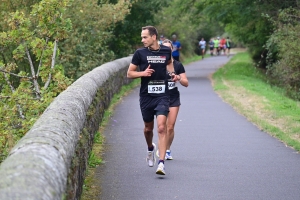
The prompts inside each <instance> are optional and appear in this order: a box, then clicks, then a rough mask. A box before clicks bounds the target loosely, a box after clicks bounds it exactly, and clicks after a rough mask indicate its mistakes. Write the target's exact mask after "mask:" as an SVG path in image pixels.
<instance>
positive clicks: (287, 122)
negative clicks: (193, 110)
mask: <svg viewBox="0 0 300 200" xmlns="http://www.w3.org/2000/svg"><path fill="white" fill-rule="evenodd" d="M212 82H213V87H214V89H215V91H216V92H217V93H218V94H219V96H220V97H221V98H222V99H223V100H224V101H225V102H227V103H229V104H230V105H231V106H232V107H233V108H234V109H235V110H236V111H237V112H239V113H240V114H242V115H244V116H245V117H247V119H248V120H249V121H251V122H252V123H254V124H255V125H256V126H257V127H259V128H260V129H261V130H262V131H265V132H267V133H269V134H270V135H272V136H274V137H276V138H278V139H279V140H281V141H282V142H284V143H285V144H286V145H288V146H290V147H292V148H294V149H295V150H297V151H300V115H299V113H300V102H297V101H294V100H291V99H290V98H288V97H286V96H285V95H284V90H283V89H281V88H278V87H274V86H271V85H270V84H268V81H267V79H266V77H265V76H264V74H262V72H261V71H260V70H258V69H257V68H255V67H254V65H253V63H252V61H251V58H250V56H249V54H248V53H247V52H244V53H238V54H237V55H235V56H234V57H233V58H232V59H231V60H230V61H229V62H228V63H227V64H226V65H225V66H223V67H222V68H220V69H219V70H218V71H217V72H216V73H214V74H213V76H212Z"/></svg>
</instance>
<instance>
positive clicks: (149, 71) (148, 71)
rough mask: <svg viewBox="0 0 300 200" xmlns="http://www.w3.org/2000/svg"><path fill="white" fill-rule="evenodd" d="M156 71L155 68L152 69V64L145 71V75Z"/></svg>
mask: <svg viewBox="0 0 300 200" xmlns="http://www.w3.org/2000/svg"><path fill="white" fill-rule="evenodd" d="M153 72H155V70H154V69H150V65H149V66H148V67H147V69H146V70H145V71H144V76H151V75H152V73H153Z"/></svg>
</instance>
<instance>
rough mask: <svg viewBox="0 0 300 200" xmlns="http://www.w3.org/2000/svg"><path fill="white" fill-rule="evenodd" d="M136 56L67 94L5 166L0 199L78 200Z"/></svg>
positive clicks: (106, 66) (104, 69) (80, 82)
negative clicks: (96, 143)
mask: <svg viewBox="0 0 300 200" xmlns="http://www.w3.org/2000/svg"><path fill="white" fill-rule="evenodd" d="M130 61H131V57H126V58H122V59H118V60H115V61H112V62H109V63H106V64H104V65H102V66H100V67H98V68H95V69H94V70H93V71H91V72H89V73H87V74H85V75H84V76H82V77H81V78H79V79H78V80H77V81H75V82H74V83H73V84H72V85H71V86H70V87H68V88H67V89H66V90H65V91H64V92H62V93H61V94H60V95H59V96H57V98H55V100H54V101H53V102H52V103H51V104H50V106H49V107H48V108H47V109H46V110H45V111H44V113H43V114H42V115H41V117H40V118H39V119H38V120H37V121H36V123H35V124H34V125H33V127H32V128H31V129H30V130H29V131H28V133H27V134H26V135H25V136H24V137H23V138H22V139H21V140H20V141H19V142H18V143H17V145H16V146H15V147H14V148H13V149H12V151H11V152H10V154H9V156H8V157H7V158H6V159H5V160H4V161H3V162H2V163H1V165H0V199H5V200H10V199H13V200H17V199H22V200H27V199H28V200H29V199H30V200H34V199H39V200H41V199H45V200H46V199H47V200H48V199H49V200H50V199H51V200H52V199H55V200H56V199H57V200H60V199H79V197H80V195H81V192H82V185H83V181H84V174H85V170H86V166H87V161H88V155H89V152H90V151H91V147H92V144H93V139H94V135H95V133H96V132H97V130H98V128H99V124H100V122H101V120H102V117H103V114H104V110H105V109H106V108H107V107H108V105H109V103H110V100H111V98H112V97H113V95H114V94H115V93H117V92H118V91H119V90H120V88H121V86H122V85H124V84H128V83H129V82H130V81H131V80H130V79H127V77H126V72H127V69H128V66H129V64H130Z"/></svg>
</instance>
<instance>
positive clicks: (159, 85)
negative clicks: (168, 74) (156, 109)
mask: <svg viewBox="0 0 300 200" xmlns="http://www.w3.org/2000/svg"><path fill="white" fill-rule="evenodd" d="M165 90H166V85H165V81H164V80H154V81H149V83H148V93H152V94H153V93H154V94H160V93H165Z"/></svg>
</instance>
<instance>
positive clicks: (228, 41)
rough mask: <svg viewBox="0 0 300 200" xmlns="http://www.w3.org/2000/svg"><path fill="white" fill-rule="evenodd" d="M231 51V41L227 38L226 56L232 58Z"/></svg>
mask: <svg viewBox="0 0 300 200" xmlns="http://www.w3.org/2000/svg"><path fill="white" fill-rule="evenodd" d="M230 49H231V40H230V39H229V37H227V40H226V54H227V57H229V56H230Z"/></svg>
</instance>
